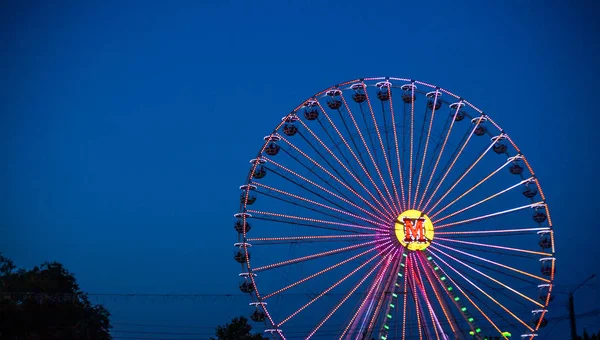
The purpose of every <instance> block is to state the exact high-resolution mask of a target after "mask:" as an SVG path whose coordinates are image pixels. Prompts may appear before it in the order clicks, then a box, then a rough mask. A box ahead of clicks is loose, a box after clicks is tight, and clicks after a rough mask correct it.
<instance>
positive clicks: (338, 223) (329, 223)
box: [247, 209, 389, 233]
mask: <svg viewBox="0 0 600 340" xmlns="http://www.w3.org/2000/svg"><path fill="white" fill-rule="evenodd" d="M247 212H249V213H251V214H259V215H265V216H274V217H279V218H285V219H290V220H299V221H305V222H312V223H322V224H327V225H336V226H341V227H348V228H355V229H363V230H372V231H376V232H380V233H389V229H383V228H373V227H366V226H363V225H358V224H352V223H340V222H335V221H327V220H320V219H315V218H310V217H303V216H294V215H287V214H280V213H274V212H269V211H260V210H254V209H247ZM252 218H256V217H254V216H253V217H252Z"/></svg>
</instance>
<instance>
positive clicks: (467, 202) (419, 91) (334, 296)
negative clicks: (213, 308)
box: [234, 77, 555, 340]
mask: <svg viewBox="0 0 600 340" xmlns="http://www.w3.org/2000/svg"><path fill="white" fill-rule="evenodd" d="M506 109H507V110H510V111H515V110H517V109H518V108H514V107H507V108H506ZM507 114H510V115H513V116H514V113H507ZM275 125H276V126H275V128H274V129H273V130H272V132H271V133H269V134H268V135H266V136H265V137H264V144H263V146H262V147H261V148H260V150H259V152H258V153H257V154H256V155H253V158H252V157H249V159H250V158H251V159H250V160H249V162H250V170H249V173H248V176H247V178H246V180H245V182H244V183H243V185H242V186H240V191H241V193H240V198H239V199H240V210H239V212H238V213H236V214H235V215H234V218H235V220H234V227H235V230H236V231H237V233H238V239H237V242H236V243H235V244H234V246H235V249H234V259H235V261H236V262H238V263H239V264H240V265H241V268H242V269H241V273H240V274H239V276H240V278H239V280H240V283H239V288H240V290H241V291H242V292H243V293H247V294H248V295H249V296H250V298H251V302H250V306H249V307H248V310H247V312H248V314H249V315H250V318H251V319H252V320H253V321H255V322H257V323H263V324H264V326H265V332H266V336H268V337H272V338H277V339H311V338H312V339H334V338H339V339H382V340H385V339H469V338H473V339H515V338H516V339H534V338H535V337H537V336H538V332H539V330H540V329H541V328H543V327H544V326H546V325H547V323H548V321H547V318H546V316H547V313H548V309H547V307H548V304H549V303H550V301H552V299H553V295H552V288H553V280H554V272H555V251H554V237H553V230H552V222H551V218H550V213H549V210H548V206H547V204H546V198H545V196H544V193H543V191H542V188H541V186H540V183H539V181H538V179H537V177H536V175H535V172H534V171H533V169H532V167H531V165H530V164H529V162H528V161H527V158H526V157H525V156H524V154H523V153H522V151H521V150H520V149H519V148H518V146H517V145H516V144H515V142H514V141H513V140H512V139H511V137H510V136H509V135H508V134H507V133H506V132H505V131H504V130H503V129H502V128H501V127H500V126H499V125H498V124H497V123H496V121H494V120H493V119H492V118H491V117H490V116H489V115H487V114H486V113H484V112H483V111H482V110H480V109H479V108H477V107H475V106H474V105H473V104H471V103H470V102H469V101H467V100H465V99H463V98H461V97H459V96H457V95H455V94H453V93H451V92H449V91H447V90H445V89H442V88H439V87H437V86H434V85H431V84H427V83H424V82H420V81H416V80H411V79H403V78H392V77H381V78H363V79H356V80H352V81H348V82H344V83H341V84H338V85H335V86H332V87H329V88H327V89H325V90H323V91H321V92H319V93H317V94H315V95H313V96H311V97H310V98H308V99H307V100H305V101H304V102H302V104H301V105H300V106H298V107H296V108H295V109H293V110H292V111H291V113H289V114H286V115H285V116H284V117H283V118H282V119H281V121H280V122H278V123H276V124H275Z"/></svg>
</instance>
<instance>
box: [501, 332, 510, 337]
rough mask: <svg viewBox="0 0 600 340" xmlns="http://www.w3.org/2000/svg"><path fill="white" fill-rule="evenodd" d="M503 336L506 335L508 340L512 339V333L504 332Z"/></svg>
mask: <svg viewBox="0 0 600 340" xmlns="http://www.w3.org/2000/svg"><path fill="white" fill-rule="evenodd" d="M502 335H504V336H505V337H507V338H510V337H511V335H512V334H510V332H502Z"/></svg>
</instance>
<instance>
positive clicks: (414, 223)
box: [394, 210, 433, 250]
mask: <svg viewBox="0 0 600 340" xmlns="http://www.w3.org/2000/svg"><path fill="white" fill-rule="evenodd" d="M394 229H395V232H396V237H397V238H398V241H399V242H400V243H401V244H402V245H403V246H404V247H405V248H407V249H408V250H423V249H425V248H427V247H428V246H429V244H430V243H431V241H432V240H433V223H431V220H430V219H429V217H427V215H425V214H423V213H422V212H420V211H418V210H407V211H405V212H403V213H402V214H400V216H398V219H397V220H396V224H395V225H394Z"/></svg>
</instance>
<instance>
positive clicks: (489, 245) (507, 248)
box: [369, 234, 552, 257]
mask: <svg viewBox="0 0 600 340" xmlns="http://www.w3.org/2000/svg"><path fill="white" fill-rule="evenodd" d="M369 235H372V234H369ZM435 239H436V241H442V242H452V243H460V244H467V245H472V246H478V247H483V248H493V249H500V250H505V251H512V252H520V253H526V254H532V255H540V256H546V257H548V256H552V254H551V253H545V252H541V251H534V250H527V249H520V248H511V247H504V246H498V245H493V244H486V243H477V242H469V241H461V240H455V239H449V238H443V237H436V238H435Z"/></svg>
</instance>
